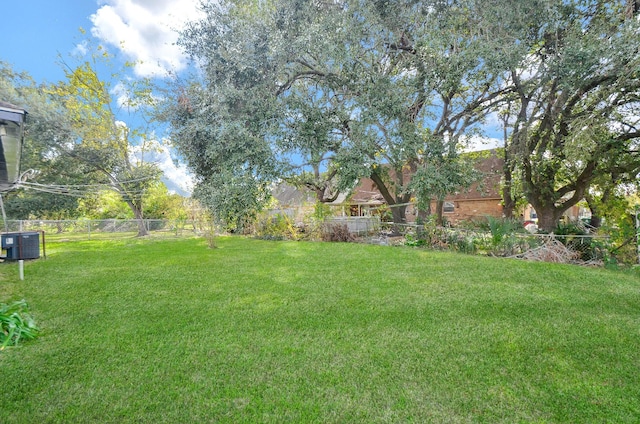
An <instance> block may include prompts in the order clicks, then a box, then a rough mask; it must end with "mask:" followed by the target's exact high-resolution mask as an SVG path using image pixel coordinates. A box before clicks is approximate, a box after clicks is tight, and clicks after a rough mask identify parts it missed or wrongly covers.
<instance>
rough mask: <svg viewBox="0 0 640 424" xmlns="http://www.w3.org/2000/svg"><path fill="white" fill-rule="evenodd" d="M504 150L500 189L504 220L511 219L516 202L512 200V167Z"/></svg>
mask: <svg viewBox="0 0 640 424" xmlns="http://www.w3.org/2000/svg"><path fill="white" fill-rule="evenodd" d="M506 150H507V149H506V148H505V154H504V156H505V161H504V187H502V213H503V215H504V217H505V218H507V219H511V218H513V212H514V211H515V209H516V201H515V200H514V198H513V193H511V189H512V187H513V185H512V184H513V173H512V171H513V170H512V167H511V165H510V164H509V161H508V160H507V153H506Z"/></svg>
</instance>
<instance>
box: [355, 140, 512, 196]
mask: <svg viewBox="0 0 640 424" xmlns="http://www.w3.org/2000/svg"><path fill="white" fill-rule="evenodd" d="M472 154H473V155H474V156H477V159H476V160H475V161H474V163H475V164H474V168H475V169H476V170H478V171H479V172H480V174H481V175H482V176H481V179H480V181H479V182H476V183H473V184H472V185H471V186H470V187H468V188H466V189H462V188H461V189H460V190H459V191H457V192H456V193H453V194H451V195H449V196H447V197H446V199H445V200H447V201H456V200H474V199H481V200H490V199H502V196H501V193H500V183H501V180H502V173H503V167H504V159H503V158H502V157H501V156H500V154H499V151H498V150H495V149H493V150H483V151H480V152H474V153H472ZM350 203H351V204H372V205H380V204H384V203H385V201H384V198H383V197H382V194H380V190H378V188H377V187H376V184H375V183H374V182H373V180H371V179H370V178H362V179H361V180H360V182H359V183H358V185H357V186H356V188H355V189H354V190H353V194H352V196H351V201H350Z"/></svg>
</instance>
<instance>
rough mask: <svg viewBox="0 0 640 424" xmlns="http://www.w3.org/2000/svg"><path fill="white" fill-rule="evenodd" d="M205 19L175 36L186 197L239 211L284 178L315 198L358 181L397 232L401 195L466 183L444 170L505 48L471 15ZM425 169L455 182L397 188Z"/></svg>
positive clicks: (486, 102)
mask: <svg viewBox="0 0 640 424" xmlns="http://www.w3.org/2000/svg"><path fill="white" fill-rule="evenodd" d="M205 11H206V13H207V18H206V19H205V20H203V21H201V22H196V23H194V24H193V25H192V26H191V27H190V28H189V29H188V30H187V31H186V32H185V33H184V34H183V38H182V44H183V45H184V47H185V48H186V50H187V51H188V52H189V53H190V54H191V55H192V56H193V57H194V58H196V59H197V61H198V63H199V64H200V65H201V68H202V74H201V78H200V79H194V80H190V81H189V82H188V83H187V84H182V85H181V87H180V90H181V91H179V93H178V95H176V96H174V99H176V101H175V103H174V105H173V106H174V109H173V111H172V112H173V113H172V115H171V117H172V118H171V119H172V124H173V128H174V130H175V132H174V140H175V141H176V145H177V146H178V148H179V149H180V150H181V152H182V153H183V154H184V155H185V157H186V158H187V161H188V162H189V164H190V165H191V167H192V168H193V169H194V170H195V172H196V174H197V176H198V177H199V178H200V187H201V190H198V192H200V193H203V192H207V193H209V194H210V195H211V196H213V194H212V193H213V192H215V191H219V192H220V193H226V194H225V195H224V196H223V197H224V199H227V200H229V199H230V198H234V199H238V201H241V199H245V200H247V199H246V197H243V196H242V195H241V194H246V193H247V190H248V189H249V187H250V186H251V187H252V188H253V189H252V191H253V192H254V193H256V194H259V193H264V189H265V188H266V187H267V185H266V182H268V181H271V180H273V179H274V178H275V177H291V176H292V174H293V175H296V176H297V177H298V178H299V180H302V181H303V182H304V183H305V184H306V185H307V186H309V187H313V188H314V189H315V190H316V192H317V193H318V194H319V198H320V199H321V200H326V199H331V198H332V196H331V194H330V192H331V189H332V188H333V189H335V188H336V187H337V188H341V189H347V188H350V187H353V184H354V183H355V182H356V181H357V180H358V179H359V178H361V177H370V178H372V179H373V180H374V181H375V183H376V185H377V186H378V188H379V189H380V191H381V193H382V194H383V196H384V197H385V200H386V201H387V203H389V204H390V205H391V206H398V207H394V208H393V209H392V210H393V215H394V220H395V221H396V222H401V221H403V220H404V218H405V216H404V214H405V207H406V206H405V205H406V203H407V202H408V201H409V200H410V198H411V196H412V192H414V193H417V194H418V196H419V197H423V198H428V199H430V198H431V197H438V198H442V197H443V196H444V195H445V194H446V193H443V190H444V189H443V187H447V189H450V188H451V187H454V186H456V185H457V184H459V183H461V182H465V181H466V179H465V178H464V177H463V175H462V174H464V172H465V169H464V168H463V167H459V166H442V164H443V163H452V162H455V161H456V160H457V155H458V152H459V147H460V145H461V143H463V142H464V140H465V137H464V135H465V134H467V133H469V132H470V131H472V130H474V129H477V128H478V127H477V124H478V123H479V122H481V121H482V119H483V118H484V117H485V116H486V114H487V113H488V112H489V111H490V110H491V109H492V108H493V107H495V106H496V102H497V101H498V100H499V98H500V94H501V93H502V91H503V87H504V83H503V81H502V79H503V77H504V75H505V74H504V72H501V70H502V69H503V68H504V65H503V61H504V57H505V56H504V55H503V54H501V53H500V51H499V48H500V47H501V46H502V45H504V44H500V43H499V40H495V39H491V38H487V37H486V36H483V34H481V33H479V32H478V31H477V30H476V29H474V28H475V24H476V23H474V22H473V20H474V14H475V12H476V11H477V10H476V8H475V7H468V6H460V5H457V4H456V2H451V3H446V2H441V1H435V0H434V1H433V2H424V1H413V0H404V1H398V2H382V1H380V2H361V1H355V0H345V1H335V2H317V1H292V0H274V1H269V2H250V1H233V0H229V1H222V2H215V3H214V2H210V3H208V4H207V5H206V7H205ZM438 158H439V159H438ZM431 166H439V168H440V169H441V170H443V172H444V171H447V172H448V174H447V175H445V176H444V177H443V176H442V175H440V178H444V179H446V180H447V181H452V182H453V181H456V182H457V183H456V184H453V183H451V184H414V185H413V186H412V187H410V186H409V182H410V175H411V174H412V173H415V172H416V171H417V170H419V169H420V168H425V167H431ZM322 171H324V173H323V172H322ZM407 171H409V172H407ZM430 175H432V174H430V173H429V172H424V173H423V174H422V178H421V181H423V182H424V181H425V180H426V179H428V178H430ZM332 177H335V178H336V181H335V182H334V181H331V180H330V179H331V178H332ZM237 181H242V183H243V184H240V185H236V183H235V182H237ZM231 182H234V183H233V186H230V184H231ZM205 187H206V189H205ZM234 187H236V188H234ZM240 187H241V188H240ZM435 187H438V189H437V190H436V189H435ZM236 189H239V190H241V191H242V193H237V196H233V195H232V193H233V192H234V190H236ZM445 191H446V190H445ZM334 194H335V190H334ZM212 198H213V197H212ZM216 198H220V196H217V197H216ZM426 203H428V202H426ZM212 206H213V207H218V208H220V207H221V205H220V204H218V205H216V204H212ZM245 206H248V205H245ZM252 206H259V205H258V204H257V203H256V204H254V205H252ZM232 209H233V208H232ZM235 209H238V208H235ZM244 210H248V209H247V208H245V209H244ZM219 212H220V213H224V211H222V210H219Z"/></svg>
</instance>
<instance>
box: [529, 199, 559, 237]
mask: <svg viewBox="0 0 640 424" xmlns="http://www.w3.org/2000/svg"><path fill="white" fill-rule="evenodd" d="M534 208H535V210H536V213H537V214H538V228H539V229H540V231H542V232H545V233H552V232H553V231H555V229H556V227H557V226H558V221H559V220H560V217H561V216H562V213H563V212H564V211H561V210H559V209H557V208H556V207H554V206H551V207H546V208H545V207H541V206H534Z"/></svg>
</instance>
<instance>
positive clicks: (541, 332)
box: [0, 238, 640, 423]
mask: <svg viewBox="0 0 640 424" xmlns="http://www.w3.org/2000/svg"><path fill="white" fill-rule="evenodd" d="M218 246H219V248H218V249H215V250H211V249H208V248H207V247H206V244H205V242H204V241H203V240H198V239H175V240H167V239H164V240H137V239H119V240H115V241H105V240H92V241H77V242H67V243H56V242H53V241H48V244H47V256H48V257H47V259H46V260H45V259H40V260H37V261H32V262H27V263H26V264H25V280H24V281H19V280H18V266H17V264H15V263H13V264H2V265H0V301H4V302H7V301H10V300H16V299H22V298H25V299H26V300H27V301H28V303H29V305H30V311H31V313H32V315H33V316H34V317H35V318H36V320H37V322H38V324H39V326H40V327H41V329H42V332H41V334H40V336H39V338H37V339H36V340H34V341H30V342H26V343H23V344H21V345H20V346H18V347H15V348H7V349H6V350H4V351H2V352H0V379H1V381H2V396H1V398H0V399H1V400H0V405H1V406H0V422H2V423H40V422H42V423H57V422H59V423H73V422H79V423H80V422H81V423H87V422H97V423H109V422H111V423H127V422H137V423H191V422H229V423H243V422H245V423H255V422H273V423H282V422H301V423H311V422H317V423H332V422H335V423H352V422H359V423H377V422H394V423H400V422H416V423H428V422H434V423H441V422H442V423H458V422H462V423H465V422H486V423H499V422H504V423H517V422H524V423H529V422H536V423H558V422H566V423H583V422H589V423H594V422H615V423H623V422H627V423H637V422H640V402H639V401H638V399H640V278H639V277H638V273H635V274H634V273H631V272H627V273H623V272H619V271H618V272H616V271H608V270H602V269H588V268H579V267H576V266H567V265H556V264H542V263H527V262H521V261H516V260H505V259H496V258H487V257H474V256H465V255H460V254H451V253H438V252H429V251H424V250H415V249H410V248H397V247H395V248H394V247H387V246H368V245H358V244H342V243H333V244H328V243H326V244H325V243H306V242H268V241H258V240H250V239H243V238H220V239H219V240H218Z"/></svg>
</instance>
